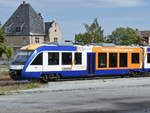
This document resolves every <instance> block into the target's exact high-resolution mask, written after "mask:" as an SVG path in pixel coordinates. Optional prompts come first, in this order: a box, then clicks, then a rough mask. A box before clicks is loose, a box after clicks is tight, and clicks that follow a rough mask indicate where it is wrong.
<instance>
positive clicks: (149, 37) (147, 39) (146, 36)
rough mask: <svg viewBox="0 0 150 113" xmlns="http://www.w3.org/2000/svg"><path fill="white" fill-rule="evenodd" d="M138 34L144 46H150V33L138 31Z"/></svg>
mask: <svg viewBox="0 0 150 113" xmlns="http://www.w3.org/2000/svg"><path fill="white" fill-rule="evenodd" d="M136 33H137V34H138V35H139V36H140V37H141V39H142V43H143V45H150V31H149V30H147V31H139V30H138V29H136Z"/></svg>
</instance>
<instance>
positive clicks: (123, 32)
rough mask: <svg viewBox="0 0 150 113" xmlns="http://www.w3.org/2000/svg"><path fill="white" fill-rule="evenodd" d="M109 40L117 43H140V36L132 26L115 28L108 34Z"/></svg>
mask: <svg viewBox="0 0 150 113" xmlns="http://www.w3.org/2000/svg"><path fill="white" fill-rule="evenodd" d="M107 40H108V41H109V42H111V43H114V44H117V45H142V42H141V39H140V36H138V35H137V34H136V31H135V30H133V29H132V28H129V27H127V28H123V27H120V28H117V29H116V30H114V31H113V32H112V34H111V35H109V36H108V39H107Z"/></svg>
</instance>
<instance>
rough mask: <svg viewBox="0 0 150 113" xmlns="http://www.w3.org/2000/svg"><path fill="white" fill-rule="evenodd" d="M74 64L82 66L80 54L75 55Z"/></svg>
mask: <svg viewBox="0 0 150 113" xmlns="http://www.w3.org/2000/svg"><path fill="white" fill-rule="evenodd" d="M75 64H76V65H80V64H82V53H75Z"/></svg>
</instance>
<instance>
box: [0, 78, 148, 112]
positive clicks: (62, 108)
mask: <svg viewBox="0 0 150 113" xmlns="http://www.w3.org/2000/svg"><path fill="white" fill-rule="evenodd" d="M0 113H150V78H149V77H146V78H119V79H103V80H102V79H97V80H79V81H61V82H50V83H48V84H47V85H43V86H42V87H41V88H37V89H33V90H22V91H20V92H19V93H15V94H12V95H1V96H0Z"/></svg>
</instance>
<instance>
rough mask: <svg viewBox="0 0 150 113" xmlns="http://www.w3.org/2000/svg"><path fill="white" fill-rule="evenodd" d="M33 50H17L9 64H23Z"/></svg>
mask: <svg viewBox="0 0 150 113" xmlns="http://www.w3.org/2000/svg"><path fill="white" fill-rule="evenodd" d="M32 52H33V51H18V52H17V54H16V55H15V57H14V59H13V60H12V61H11V63H10V64H11V65H24V64H25V63H26V61H27V59H28V58H29V56H30V55H31V53H32Z"/></svg>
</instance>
